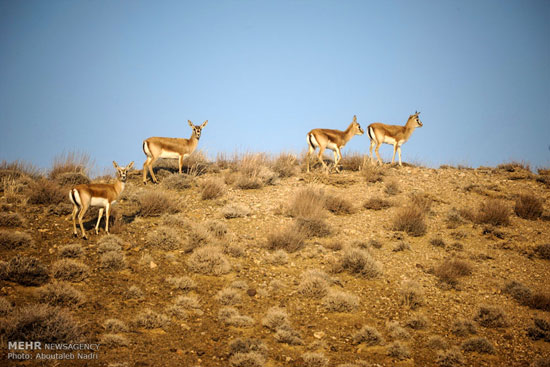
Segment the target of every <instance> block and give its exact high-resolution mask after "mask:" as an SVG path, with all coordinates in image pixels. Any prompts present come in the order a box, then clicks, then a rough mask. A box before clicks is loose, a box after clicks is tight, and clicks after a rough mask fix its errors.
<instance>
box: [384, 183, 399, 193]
mask: <svg viewBox="0 0 550 367" xmlns="http://www.w3.org/2000/svg"><path fill="white" fill-rule="evenodd" d="M384 192H385V193H386V194H387V195H391V196H393V195H397V194H399V193H400V192H401V190H400V189H399V184H398V183H397V181H395V180H392V181H389V182H387V183H386V187H385V188H384Z"/></svg>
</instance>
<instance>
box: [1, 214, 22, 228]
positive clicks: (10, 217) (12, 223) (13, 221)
mask: <svg viewBox="0 0 550 367" xmlns="http://www.w3.org/2000/svg"><path fill="white" fill-rule="evenodd" d="M0 227H23V218H22V217H21V215H19V214H18V213H0Z"/></svg>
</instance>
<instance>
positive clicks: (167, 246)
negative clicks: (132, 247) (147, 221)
mask: <svg viewBox="0 0 550 367" xmlns="http://www.w3.org/2000/svg"><path fill="white" fill-rule="evenodd" d="M182 245H183V244H182V241H181V239H180V236H179V234H178V232H177V231H176V230H174V229H172V228H170V227H167V226H160V227H157V228H156V229H155V230H154V231H151V232H149V233H147V236H145V246H147V247H148V248H154V249H161V250H166V251H170V250H175V249H178V248H181V247H182Z"/></svg>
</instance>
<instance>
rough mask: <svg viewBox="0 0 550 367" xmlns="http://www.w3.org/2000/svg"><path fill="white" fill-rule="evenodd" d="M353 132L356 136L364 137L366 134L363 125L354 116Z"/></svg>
mask: <svg viewBox="0 0 550 367" xmlns="http://www.w3.org/2000/svg"><path fill="white" fill-rule="evenodd" d="M350 127H351V130H352V131H353V134H354V135H363V134H364V133H365V132H364V131H363V129H362V128H361V125H359V123H358V122H357V116H355V115H353V121H352V122H351V126H350Z"/></svg>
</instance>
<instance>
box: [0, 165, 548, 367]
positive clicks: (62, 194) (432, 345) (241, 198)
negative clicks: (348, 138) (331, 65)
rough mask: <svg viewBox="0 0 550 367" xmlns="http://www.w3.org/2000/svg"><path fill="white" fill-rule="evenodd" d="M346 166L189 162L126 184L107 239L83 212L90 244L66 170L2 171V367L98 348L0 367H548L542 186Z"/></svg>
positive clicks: (523, 177) (511, 173)
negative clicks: (67, 348) (42, 354)
mask: <svg viewBox="0 0 550 367" xmlns="http://www.w3.org/2000/svg"><path fill="white" fill-rule="evenodd" d="M361 160H362V158H361V157H359V156H349V157H348V158H346V159H345V160H344V162H343V168H344V170H343V171H342V172H341V173H333V174H330V175H325V174H323V173H322V172H320V171H314V172H313V173H311V174H306V173H304V172H303V167H301V166H300V165H299V162H297V161H296V160H295V159H294V158H293V157H292V156H291V155H285V154H283V155H281V156H279V157H277V158H273V159H271V158H268V157H266V156H265V155H245V156H241V157H239V158H238V159H235V158H231V159H229V158H225V157H223V156H220V157H218V159H217V160H216V162H214V163H208V162H205V161H204V159H201V157H200V155H196V156H195V157H193V158H192V159H191V160H190V161H189V163H188V164H189V166H188V167H187V174H184V175H178V174H174V173H173V172H174V166H172V165H171V163H170V162H164V163H161V164H160V165H159V166H157V168H156V171H157V172H158V177H159V179H160V181H161V184H159V185H152V184H149V185H147V186H144V185H143V184H142V183H141V172H140V171H133V172H131V174H130V178H129V181H128V183H127V185H126V190H125V191H124V192H123V194H122V196H121V198H120V200H119V201H118V203H117V204H116V205H115V210H114V213H113V216H112V218H111V219H112V222H111V232H112V233H111V234H110V235H105V234H104V230H103V229H104V223H103V222H102V224H101V227H100V228H101V232H100V234H99V235H95V233H94V232H93V227H94V225H95V221H96V217H97V210H92V211H90V213H89V214H87V215H86V221H85V222H86V223H85V224H86V227H87V229H88V235H89V236H90V239H89V240H88V241H85V240H82V239H80V238H74V237H72V221H71V219H70V212H71V205H70V204H69V201H68V189H69V188H70V187H71V186H72V185H74V184H76V183H80V182H87V181H88V178H87V177H86V176H85V175H83V174H82V173H81V172H79V170H80V171H81V167H80V168H79V167H74V166H71V164H69V163H67V164H66V166H65V167H64V166H63V165H61V166H60V167H57V168H56V169H55V170H52V171H51V172H50V173H49V175H48V176H47V177H39V175H37V173H36V172H34V171H33V169H32V168H29V167H28V166H25V165H24V164H17V163H14V164H8V163H4V164H3V166H2V167H1V168H2V169H1V170H0V177H1V179H2V187H1V189H2V194H1V196H0V205H1V214H0V227H1V228H0V254H1V259H2V261H1V262H0V338H1V341H2V343H1V345H2V350H1V351H0V352H1V353H2V355H1V357H0V358H3V359H4V361H5V360H6V358H7V355H8V352H13V351H8V349H7V341H14V340H32V341H43V342H85V343H101V347H100V348H99V351H98V352H97V353H98V354H97V359H94V360H91V361H84V360H80V361H57V363H58V364H55V363H52V362H51V361H44V362H40V361H36V360H33V361H19V362H16V361H14V360H8V361H7V362H8V363H7V364H8V365H17V366H27V365H29V366H31V365H32V366H34V365H42V364H43V365H48V366H50V365H81V366H83V365H89V366H96V365H97V366H112V367H114V366H243V367H249V366H252V367H253V366H266V367H267V366H269V367H271V366H312V367H322V366H340V367H344V366H345V367H351V366H460V365H465V366H539V367H540V366H549V365H550V343H549V342H550V315H549V311H550V291H549V288H548V280H549V279H550V266H549V265H550V236H549V234H550V221H549V219H550V207H549V204H548V203H550V201H549V196H550V190H549V188H550V176H549V175H548V171H545V170H539V172H538V174H535V173H532V172H531V171H530V170H529V169H528V167H525V166H524V165H521V164H503V165H501V166H499V167H496V168H491V167H480V168H477V169H471V168H468V167H448V166H442V167H440V168H439V169H430V168H423V167H417V166H406V167H402V168H401V167H390V166H384V167H382V168H377V167H373V166H370V165H369V166H367V167H366V168H365V169H363V170H362V171H359V170H358V168H359V167H360V163H361ZM119 163H122V164H126V163H128V162H119ZM104 179H107V178H104ZM19 352H21V351H19ZM48 353H49V352H48ZM31 354H33V355H34V353H31Z"/></svg>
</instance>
